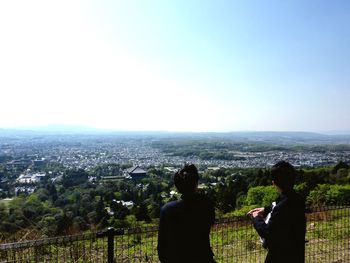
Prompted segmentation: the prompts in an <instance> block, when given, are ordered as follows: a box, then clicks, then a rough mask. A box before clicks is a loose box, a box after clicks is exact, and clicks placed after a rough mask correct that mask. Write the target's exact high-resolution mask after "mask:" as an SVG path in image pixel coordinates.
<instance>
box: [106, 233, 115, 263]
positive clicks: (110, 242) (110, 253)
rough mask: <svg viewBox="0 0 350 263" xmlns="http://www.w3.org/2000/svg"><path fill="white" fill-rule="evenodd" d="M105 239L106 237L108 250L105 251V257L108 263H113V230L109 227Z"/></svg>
mask: <svg viewBox="0 0 350 263" xmlns="http://www.w3.org/2000/svg"><path fill="white" fill-rule="evenodd" d="M107 237H108V250H107V256H108V261H107V262H108V263H114V228H113V227H109V228H108V230H107Z"/></svg>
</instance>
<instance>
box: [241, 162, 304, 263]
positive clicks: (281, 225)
mask: <svg viewBox="0 0 350 263" xmlns="http://www.w3.org/2000/svg"><path fill="white" fill-rule="evenodd" d="M271 175H272V183H273V184H274V185H275V187H276V188H277V190H278V191H279V192H280V196H279V198H278V199H277V200H276V204H275V206H271V207H268V208H255V209H253V210H251V211H249V213H248V214H249V215H250V216H251V217H252V219H253V224H254V227H255V229H256V231H257V232H258V234H259V235H260V237H261V238H262V239H263V240H264V244H265V246H266V247H267V249H268V254H267V257H266V260H265V263H303V262H305V230H306V220H305V201H304V200H303V198H302V197H301V196H299V195H298V194H297V193H296V192H295V191H294V190H293V186H294V180H295V169H294V167H293V166H292V165H291V164H289V163H288V162H285V161H280V162H278V163H277V164H275V165H274V166H273V167H272V170H271ZM268 214H270V215H269V216H268V217H269V220H268V221H267V220H266V219H264V218H265V217H266V216H267V215H268Z"/></svg>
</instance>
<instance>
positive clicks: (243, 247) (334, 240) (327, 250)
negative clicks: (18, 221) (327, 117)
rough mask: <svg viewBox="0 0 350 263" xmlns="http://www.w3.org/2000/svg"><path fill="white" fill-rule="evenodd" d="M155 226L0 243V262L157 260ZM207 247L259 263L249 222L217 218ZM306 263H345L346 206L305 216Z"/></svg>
mask: <svg viewBox="0 0 350 263" xmlns="http://www.w3.org/2000/svg"><path fill="white" fill-rule="evenodd" d="M157 236H158V230H157V227H156V226H154V227H138V228H129V229H117V230H113V229H110V230H109V231H104V232H100V233H89V234H81V235H74V236H65V237H56V238H49V239H42V240H36V241H26V242H18V243H9V244H0V262H57V263H61V262H91V263H92V262H97V263H98V262H159V261H158V255H157ZM210 239H211V245H212V249H213V252H214V254H215V259H216V261H217V262H254V263H258V262H264V259H265V256H266V250H265V249H264V248H262V246H261V243H260V240H259V237H258V235H257V234H256V232H255V230H254V228H253V227H252V224H251V222H250V220H248V219H246V218H229V219H221V220H218V221H217V222H216V224H215V225H214V226H213V228H212V230H211V234H210ZM305 247H306V255H305V257H306V262H310V263H311V262H312V263H313V262H315V263H316V262H317V263H319V262H320V263H322V262H324V263H326V262H327V263H330V262H334V263H335V262H337V263H341V262H350V206H334V207H318V208H313V209H310V210H309V212H308V213H307V232H306V243H305Z"/></svg>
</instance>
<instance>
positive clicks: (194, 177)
mask: <svg viewBox="0 0 350 263" xmlns="http://www.w3.org/2000/svg"><path fill="white" fill-rule="evenodd" d="M198 180H199V175H198V170H197V167H196V166H195V165H194V164H185V166H184V167H183V168H182V169H180V170H179V171H177V172H176V173H175V175H174V184H175V186H176V188H177V190H178V191H179V192H180V193H182V194H190V193H194V192H195V191H196V189H197V185H198Z"/></svg>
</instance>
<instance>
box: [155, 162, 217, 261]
mask: <svg viewBox="0 0 350 263" xmlns="http://www.w3.org/2000/svg"><path fill="white" fill-rule="evenodd" d="M198 179H199V176H198V170H197V168H196V166H194V165H193V164H190V165H185V167H184V168H182V169H181V170H180V171H178V172H176V173H175V175H174V183H175V186H176V188H177V189H178V191H179V192H180V193H181V194H182V196H181V200H178V201H173V202H169V203H167V204H166V205H164V206H163V207H162V209H161V211H160V219H159V232H158V247H157V248H158V256H159V259H160V261H161V262H162V263H164V262H166V263H168V262H174V263H175V262H177V263H182V262H184V263H186V262H191V263H192V262H197V263H202V262H203V263H206V262H214V260H213V252H212V250H211V247H210V241H209V232H210V227H211V226H212V225H213V224H214V221H215V211H214V205H213V204H212V202H211V201H209V199H208V198H206V197H205V196H204V195H201V194H199V193H198V192H197V187H198Z"/></svg>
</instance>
